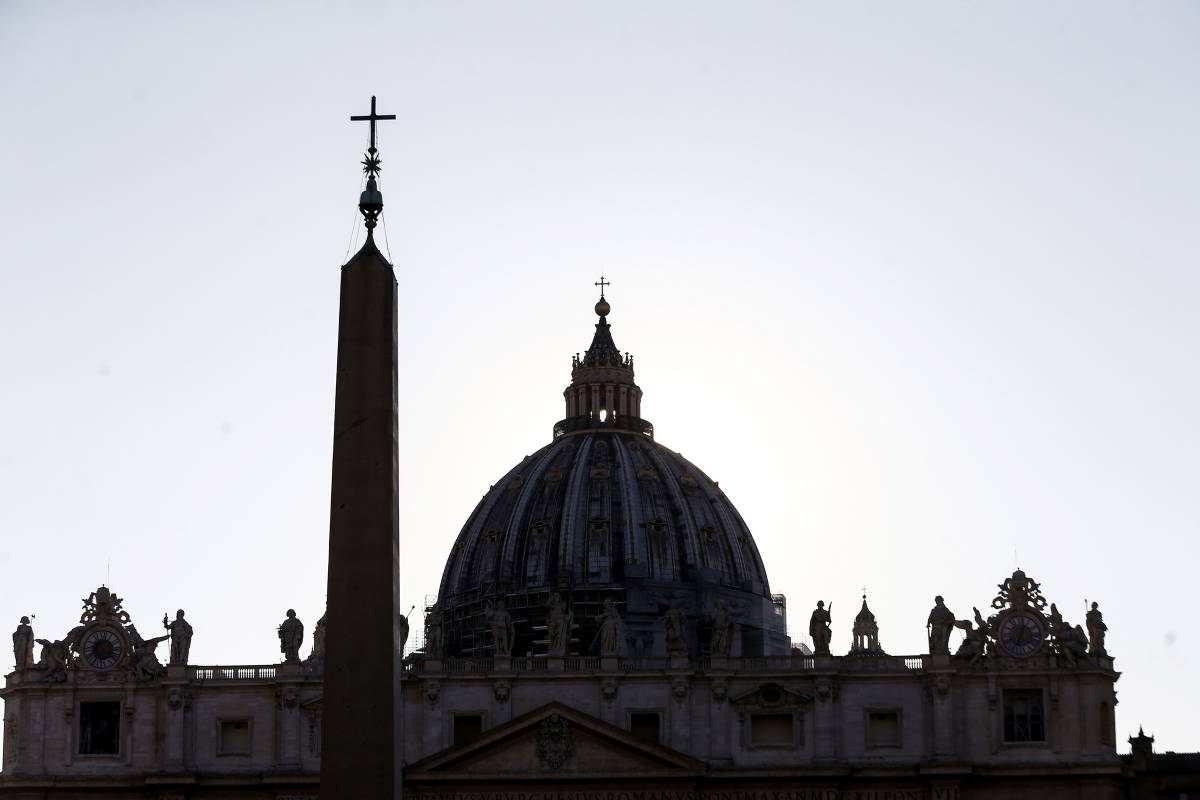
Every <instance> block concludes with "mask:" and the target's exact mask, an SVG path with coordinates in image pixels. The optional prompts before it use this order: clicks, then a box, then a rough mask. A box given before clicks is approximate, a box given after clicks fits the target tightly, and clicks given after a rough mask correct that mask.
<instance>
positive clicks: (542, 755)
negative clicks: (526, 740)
mask: <svg viewBox="0 0 1200 800" xmlns="http://www.w3.org/2000/svg"><path fill="white" fill-rule="evenodd" d="M573 755H575V733H574V731H572V730H571V723H570V722H568V721H567V719H566V717H563V716H560V715H559V714H551V715H550V716H549V717H546V719H544V720H542V724H541V725H539V726H538V732H537V756H538V761H540V762H542V766H544V767H547V768H549V769H561V768H562V765H563V764H566V763H567V762H568V761H570V760H571V756H573Z"/></svg>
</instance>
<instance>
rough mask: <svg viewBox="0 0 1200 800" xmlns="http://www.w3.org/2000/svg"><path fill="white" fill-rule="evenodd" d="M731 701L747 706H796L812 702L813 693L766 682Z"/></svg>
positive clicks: (732, 698) (730, 699)
mask: <svg viewBox="0 0 1200 800" xmlns="http://www.w3.org/2000/svg"><path fill="white" fill-rule="evenodd" d="M729 701H730V702H731V703H733V704H734V705H737V706H743V707H745V708H796V707H798V706H802V705H807V704H808V703H811V702H812V695H808V694H804V693H803V692H796V691H793V690H791V689H787V688H785V687H783V686H780V685H779V684H778V683H764V684H763V685H762V686H759V687H758V688H756V689H753V690H751V691H749V692H744V693H742V694H739V695H737V696H735V697H731V698H729Z"/></svg>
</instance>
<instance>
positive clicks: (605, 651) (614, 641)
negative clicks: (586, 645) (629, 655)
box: [596, 597, 624, 656]
mask: <svg viewBox="0 0 1200 800" xmlns="http://www.w3.org/2000/svg"><path fill="white" fill-rule="evenodd" d="M596 620H597V621H598V622H599V623H600V631H599V632H598V633H597V634H596V638H598V639H599V640H600V655H602V656H617V655H620V654H621V640H622V638H623V636H622V628H623V627H624V623H622V622H621V615H620V614H619V613H618V612H617V604H616V603H614V602H613V599H612V598H611V597H606V598H604V611H602V612H601V613H600V616H598V617H596Z"/></svg>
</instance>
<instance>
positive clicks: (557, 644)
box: [546, 592, 572, 656]
mask: <svg viewBox="0 0 1200 800" xmlns="http://www.w3.org/2000/svg"><path fill="white" fill-rule="evenodd" d="M571 621H572V614H571V609H569V608H568V607H567V606H566V604H565V603H563V599H562V596H561V595H559V593H558V592H554V593H552V594H551V595H550V599H549V600H548V601H546V655H551V656H565V655H566V654H567V644H568V642H569V640H570V638H571Z"/></svg>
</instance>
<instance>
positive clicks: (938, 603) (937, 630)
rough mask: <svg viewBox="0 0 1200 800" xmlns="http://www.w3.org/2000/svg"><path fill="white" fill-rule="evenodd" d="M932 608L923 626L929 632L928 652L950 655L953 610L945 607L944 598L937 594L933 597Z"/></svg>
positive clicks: (937, 654) (936, 654)
mask: <svg viewBox="0 0 1200 800" xmlns="http://www.w3.org/2000/svg"><path fill="white" fill-rule="evenodd" d="M933 603H934V606H933V609H932V610H930V612H929V620H928V621H927V622H926V623H925V627H926V629H927V630H928V633H929V653H930V654H931V655H935V656H948V655H950V633H951V631H953V630H954V621H955V620H954V612H953V611H951V610H950V609H948V608H946V603H945V600H943V598H942V596H941V595H940V594H939V595H938V596H937V597H935V598H933Z"/></svg>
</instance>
